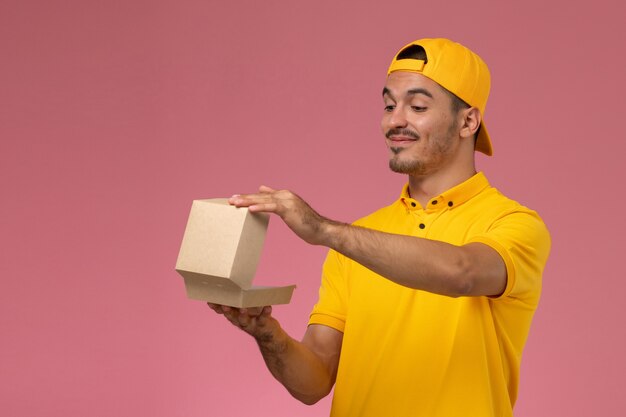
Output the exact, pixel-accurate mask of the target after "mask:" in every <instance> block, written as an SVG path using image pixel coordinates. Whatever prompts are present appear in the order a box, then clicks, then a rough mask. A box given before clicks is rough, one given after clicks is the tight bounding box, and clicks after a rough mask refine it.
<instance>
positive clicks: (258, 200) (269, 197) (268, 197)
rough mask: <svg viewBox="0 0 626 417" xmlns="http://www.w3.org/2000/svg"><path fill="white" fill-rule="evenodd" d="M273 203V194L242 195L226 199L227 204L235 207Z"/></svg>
mask: <svg viewBox="0 0 626 417" xmlns="http://www.w3.org/2000/svg"><path fill="white" fill-rule="evenodd" d="M272 201H274V195H273V194H267V193H266V194H244V195H234V196H232V197H231V198H229V199H228V203H229V204H231V205H234V206H236V207H248V206H251V205H254V204H263V203H270V202H272Z"/></svg>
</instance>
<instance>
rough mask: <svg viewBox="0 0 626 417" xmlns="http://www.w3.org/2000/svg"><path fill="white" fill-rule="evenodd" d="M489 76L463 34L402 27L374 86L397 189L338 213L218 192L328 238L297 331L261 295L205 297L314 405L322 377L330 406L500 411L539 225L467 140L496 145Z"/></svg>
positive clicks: (540, 236)
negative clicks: (405, 40)
mask: <svg viewBox="0 0 626 417" xmlns="http://www.w3.org/2000/svg"><path fill="white" fill-rule="evenodd" d="M489 88H490V76H489V71H488V69H487V66H486V65H485V63H484V62H483V61H482V59H481V58H480V57H479V56H478V55H476V54H474V53H473V52H472V51H470V50H469V49H467V48H465V47H464V46H462V45H460V44H458V43H455V42H452V41H449V40H447V39H421V40H418V41H415V42H412V43H411V44H409V45H406V46H405V47H403V48H402V49H401V50H400V52H399V53H398V54H397V55H396V56H395V57H394V59H393V61H392V63H391V65H390V67H389V71H388V77H387V81H386V84H385V87H384V89H383V100H384V104H385V107H384V114H383V118H382V131H383V134H384V135H385V138H386V142H387V146H388V148H389V158H390V159H389V166H390V168H391V169H392V170H394V171H396V172H399V173H403V174H407V175H408V184H406V185H405V186H404V188H403V189H402V192H401V196H400V198H399V199H398V200H397V201H396V202H394V203H393V204H391V205H390V206H388V207H385V208H382V209H381V210H378V211H376V212H375V213H373V214H371V215H369V216H367V217H365V218H363V219H361V220H359V221H357V222H356V223H354V224H353V225H347V224H342V223H338V222H335V221H332V220H330V219H327V218H324V217H322V216H320V215H319V214H318V213H316V212H315V211H314V210H313V209H312V208H311V207H310V206H309V205H308V204H307V203H306V202H304V201H303V200H302V199H301V198H299V197H298V196H297V195H296V194H294V193H292V192H290V191H285V190H281V191H277V190H273V189H271V188H268V187H261V188H260V190H259V193H258V194H251V195H237V196H234V197H232V198H231V199H230V203H231V204H234V205H236V206H238V207H248V208H249V209H250V210H251V211H264V212H271V213H275V214H277V215H278V216H280V217H281V218H282V219H283V220H284V221H285V223H286V224H287V225H288V226H289V227H290V228H291V229H292V230H293V231H294V232H295V233H296V234H297V235H298V236H299V237H300V238H302V239H303V240H305V241H306V242H308V243H310V244H314V245H324V246H327V247H329V248H330V251H329V254H328V257H327V259H326V262H325V263H324V269H323V277H322V284H321V289H320V299H319V301H318V303H317V304H316V305H315V307H314V308H313V312H312V314H311V318H310V321H309V326H308V328H307V331H306V334H305V335H304V338H303V339H302V341H301V342H298V341H296V340H294V339H292V338H291V337H289V336H288V335H287V334H286V333H285V332H284V331H283V330H282V329H281V327H280V324H279V323H278V322H277V321H276V320H275V319H274V318H273V317H272V316H271V307H265V308H262V309H260V308H257V309H234V308H230V307H226V306H217V305H211V308H213V309H214V310H215V311H216V312H218V313H221V314H224V315H225V316H226V317H227V318H228V320H230V321H231V322H232V323H233V324H234V325H236V326H237V327H239V328H241V329H243V330H244V331H246V332H247V333H249V334H250V335H252V336H253V337H255V339H256V340H257V342H258V345H259V347H260V349H261V353H262V355H263V358H264V359H265V362H266V364H267V366H268V368H269V370H270V371H271V372H272V374H273V375H274V376H275V377H276V379H277V380H278V381H280V382H281V383H282V384H283V385H284V386H285V387H286V388H287V390H289V392H290V393H291V394H292V395H293V396H294V397H295V398H297V399H299V400H300V401H302V402H304V403H307V404H312V403H314V402H316V401H318V400H319V399H321V398H322V397H324V396H325V395H327V394H328V393H329V392H330V390H331V388H332V387H333V385H334V386H335V391H334V398H333V405H332V411H331V415H332V416H337V417H339V416H341V417H346V416H360V417H364V416H375V417H380V416H394V417H401V416H429V417H435V416H446V417H449V416H481V417H482V416H512V409H513V406H514V404H515V400H516V397H517V389H518V381H519V369H520V358H521V354H522V348H523V346H524V343H525V341H526V337H527V335H528V331H529V327H530V323H531V320H532V316H533V313H534V311H535V309H536V307H537V303H538V301H539V295H540V291H541V275H542V271H543V267H544V265H545V262H546V260H547V257H548V252H549V249H550V237H549V234H548V231H547V229H546V228H545V225H544V224H543V222H542V220H541V219H540V218H539V216H538V215H537V214H536V213H535V212H534V211H532V210H530V209H527V208H525V207H523V206H521V205H520V204H518V203H516V202H515V201H512V200H510V199H508V198H506V197H504V196H503V195H502V194H500V193H499V192H498V191H497V190H496V189H494V188H492V187H491V186H490V185H489V183H488V181H487V179H486V178H485V176H484V175H483V174H482V173H476V170H475V167H474V152H475V151H480V152H483V153H485V154H487V155H491V153H492V147H491V141H490V139H489V135H488V133H487V129H486V127H485V123H484V120H483V118H482V116H483V114H484V110H485V105H486V102H487V97H488V95H489Z"/></svg>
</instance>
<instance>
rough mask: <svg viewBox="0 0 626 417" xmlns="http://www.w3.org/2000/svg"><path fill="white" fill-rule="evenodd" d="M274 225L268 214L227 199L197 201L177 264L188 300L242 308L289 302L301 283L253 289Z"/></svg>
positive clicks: (194, 204)
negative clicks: (265, 243) (271, 227)
mask: <svg viewBox="0 0 626 417" xmlns="http://www.w3.org/2000/svg"><path fill="white" fill-rule="evenodd" d="M268 223H269V215H268V214H265V213H250V212H249V211H248V209H247V208H244V207H241V208H236V207H234V206H231V205H230V204H228V200H227V199H225V198H215V199H207V200H194V201H193V204H192V206H191V213H190V214H189V220H188V221H187V227H186V229H185V234H184V236H183V241H182V244H181V246H180V252H179V253H178V260H177V261H176V271H177V272H178V273H179V274H180V275H182V276H183V278H184V281H185V288H186V290H187V297H189V298H191V299H194V300H203V301H208V302H211V303H215V304H222V305H227V306H232V307H240V308H242V307H260V306H268V305H275V304H288V303H289V302H290V301H291V295H292V293H293V290H294V288H295V285H289V286H286V287H261V286H253V285H252V281H253V279H254V275H255V272H256V268H257V265H258V263H259V259H260V257H261V251H262V249H263V242H264V241H265V233H266V231H267V225H268Z"/></svg>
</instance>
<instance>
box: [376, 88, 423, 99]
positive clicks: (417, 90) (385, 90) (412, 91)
mask: <svg viewBox="0 0 626 417" xmlns="http://www.w3.org/2000/svg"><path fill="white" fill-rule="evenodd" d="M406 94H407V95H409V96H414V95H416V94H423V95H425V96H426V97H430V98H433V95H432V93H431V92H430V91H428V90H426V89H425V88H411V89H410V90H408V91H407V92H406ZM386 95H388V96H390V97H391V98H393V94H391V91H390V90H389V89H388V88H387V87H384V88H383V97H384V96H386Z"/></svg>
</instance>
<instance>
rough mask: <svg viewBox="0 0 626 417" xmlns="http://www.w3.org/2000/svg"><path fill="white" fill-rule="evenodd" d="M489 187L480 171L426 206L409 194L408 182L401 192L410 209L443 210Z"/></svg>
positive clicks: (403, 202)
mask: <svg viewBox="0 0 626 417" xmlns="http://www.w3.org/2000/svg"><path fill="white" fill-rule="evenodd" d="M487 187H489V181H488V180H487V177H485V174H483V173H482V172H479V173H477V174H475V175H473V176H472V177H470V178H469V179H467V180H465V181H463V182H462V183H460V184H458V185H455V186H454V187H452V188H450V189H449V190H447V191H444V192H443V193H441V194H440V195H438V196H436V197H433V198H431V199H430V200H429V201H428V205H427V206H426V207H425V208H424V207H422V206H421V204H420V203H419V202H418V201H417V200H414V199H412V198H411V197H410V196H409V184H408V183H406V184H405V185H404V187H402V193H401V194H400V202H401V203H402V204H404V205H405V207H406V208H407V209H409V210H420V209H425V210H441V209H453V208H455V207H458V206H460V205H461V204H463V203H465V202H466V201H468V200H469V199H471V198H472V197H474V196H475V195H476V194H478V193H480V192H481V191H482V190H484V189H485V188H487Z"/></svg>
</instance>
